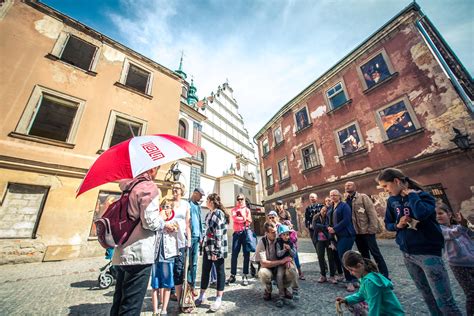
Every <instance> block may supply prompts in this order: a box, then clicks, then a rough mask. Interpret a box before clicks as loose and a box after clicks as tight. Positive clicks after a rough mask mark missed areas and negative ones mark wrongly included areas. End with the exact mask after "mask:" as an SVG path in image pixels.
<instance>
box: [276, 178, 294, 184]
mask: <svg viewBox="0 0 474 316" xmlns="http://www.w3.org/2000/svg"><path fill="white" fill-rule="evenodd" d="M290 179H291V177H288V178H285V179H282V180H280V181H278V184H279V185H282V184H286V183H288V182H290Z"/></svg>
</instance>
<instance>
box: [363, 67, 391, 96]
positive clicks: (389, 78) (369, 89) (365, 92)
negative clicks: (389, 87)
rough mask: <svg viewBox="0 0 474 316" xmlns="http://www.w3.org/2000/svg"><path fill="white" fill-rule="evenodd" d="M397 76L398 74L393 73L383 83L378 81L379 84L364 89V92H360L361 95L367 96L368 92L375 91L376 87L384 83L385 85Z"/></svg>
mask: <svg viewBox="0 0 474 316" xmlns="http://www.w3.org/2000/svg"><path fill="white" fill-rule="evenodd" d="M397 76H398V72H394V73H393V74H391V75H390V77H387V78H385V79H384V80H383V81H380V82H379V83H377V84H376V85H374V86H372V87H370V88H368V89H365V90H364V91H362V93H364V94H367V93H369V92H372V91H373V90H375V89H377V88H378V87H380V86H383V85H384V84H385V83H387V82H389V81H392V79H393V78H395V77H397Z"/></svg>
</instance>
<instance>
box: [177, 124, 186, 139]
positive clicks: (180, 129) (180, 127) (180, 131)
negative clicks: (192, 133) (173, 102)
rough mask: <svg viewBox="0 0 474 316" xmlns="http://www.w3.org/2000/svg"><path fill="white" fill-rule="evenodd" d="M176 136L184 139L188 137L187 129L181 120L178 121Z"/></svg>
mask: <svg viewBox="0 0 474 316" xmlns="http://www.w3.org/2000/svg"><path fill="white" fill-rule="evenodd" d="M178 136H179V137H182V138H184V139H186V138H187V137H188V128H187V126H186V123H185V122H184V121H183V120H179V125H178Z"/></svg>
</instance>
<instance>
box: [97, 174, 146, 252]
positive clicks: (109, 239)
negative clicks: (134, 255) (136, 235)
mask: <svg viewBox="0 0 474 316" xmlns="http://www.w3.org/2000/svg"><path fill="white" fill-rule="evenodd" d="M143 181H146V180H141V181H137V182H136V183H135V184H134V185H133V186H132V187H131V188H130V189H129V190H124V191H123V192H122V195H121V196H120V198H119V199H118V200H117V201H115V202H114V203H112V204H110V206H109V207H108V208H107V210H106V211H105V212H104V215H102V217H101V218H99V219H97V220H96V221H95V222H94V223H95V227H96V231H97V240H98V241H99V243H100V245H101V246H102V247H104V248H105V249H107V248H114V247H117V246H120V245H123V244H124V243H125V242H127V240H128V238H129V237H130V235H131V234H132V231H133V230H134V229H135V227H136V226H137V224H138V223H139V222H140V217H139V218H137V219H136V220H132V219H130V217H129V216H128V200H129V197H130V193H131V192H132V190H133V188H134V187H135V186H136V185H137V184H139V183H140V182H143Z"/></svg>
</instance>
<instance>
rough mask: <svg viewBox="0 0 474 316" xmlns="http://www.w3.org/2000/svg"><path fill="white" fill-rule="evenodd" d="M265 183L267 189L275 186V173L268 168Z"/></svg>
mask: <svg viewBox="0 0 474 316" xmlns="http://www.w3.org/2000/svg"><path fill="white" fill-rule="evenodd" d="M265 182H266V183H267V187H270V186H272V185H273V171H272V168H268V169H267V170H265Z"/></svg>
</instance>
